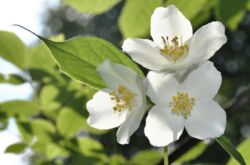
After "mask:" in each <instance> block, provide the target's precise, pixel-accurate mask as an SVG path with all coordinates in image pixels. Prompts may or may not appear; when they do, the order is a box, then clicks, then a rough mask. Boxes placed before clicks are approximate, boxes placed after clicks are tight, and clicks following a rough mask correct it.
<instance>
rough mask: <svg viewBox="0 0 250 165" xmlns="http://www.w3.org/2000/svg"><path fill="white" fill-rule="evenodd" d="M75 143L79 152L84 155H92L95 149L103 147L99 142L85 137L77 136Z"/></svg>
mask: <svg viewBox="0 0 250 165" xmlns="http://www.w3.org/2000/svg"><path fill="white" fill-rule="evenodd" d="M77 144H78V146H79V150H80V152H81V153H83V154H84V155H86V156H93V155H95V154H96V152H97V151H101V150H102V149H103V146H102V144H101V143H100V142H98V141H97V140H94V139H91V138H87V137H80V138H77Z"/></svg>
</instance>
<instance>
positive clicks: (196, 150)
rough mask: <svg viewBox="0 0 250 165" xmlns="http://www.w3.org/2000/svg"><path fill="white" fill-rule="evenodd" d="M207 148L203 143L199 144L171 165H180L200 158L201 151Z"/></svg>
mask: <svg viewBox="0 0 250 165" xmlns="http://www.w3.org/2000/svg"><path fill="white" fill-rule="evenodd" d="M206 148H207V145H206V144H205V143H202V142H201V143H199V144H197V145H195V146H194V147H192V148H191V149H189V150H188V151H187V152H186V153H184V154H183V155H182V156H181V157H180V158H179V159H177V160H176V161H175V162H174V163H173V165H181V164H184V163H185V162H188V161H191V160H193V159H195V158H197V157H198V156H200V155H201V154H202V153H203V151H204V150H205V149H206Z"/></svg>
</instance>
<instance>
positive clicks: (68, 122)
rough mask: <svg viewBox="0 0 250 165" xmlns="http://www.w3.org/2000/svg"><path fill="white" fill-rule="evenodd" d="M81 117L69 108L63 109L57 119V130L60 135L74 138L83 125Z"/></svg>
mask: <svg viewBox="0 0 250 165" xmlns="http://www.w3.org/2000/svg"><path fill="white" fill-rule="evenodd" d="M83 120H84V119H83V117H82V116H81V114H79V113H77V112H76V111H74V110H73V109H71V108H64V109H62V110H61V111H60V113H59V116H58V118H57V128H58V131H59V132H60V134H62V135H63V136H65V137H67V138H70V137H73V136H75V135H76V134H77V133H78V132H79V131H80V130H81V129H82V125H83Z"/></svg>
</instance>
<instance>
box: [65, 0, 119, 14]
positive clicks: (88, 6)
mask: <svg viewBox="0 0 250 165" xmlns="http://www.w3.org/2000/svg"><path fill="white" fill-rule="evenodd" d="M120 1H121V0H91V1H90V0H64V3H65V4H68V5H71V6H72V7H73V8H75V9H76V10H78V11H80V12H87V13H91V14H101V13H104V12H106V11H108V10H109V9H111V8H112V7H113V6H115V5H116V4H117V3H119V2H120Z"/></svg>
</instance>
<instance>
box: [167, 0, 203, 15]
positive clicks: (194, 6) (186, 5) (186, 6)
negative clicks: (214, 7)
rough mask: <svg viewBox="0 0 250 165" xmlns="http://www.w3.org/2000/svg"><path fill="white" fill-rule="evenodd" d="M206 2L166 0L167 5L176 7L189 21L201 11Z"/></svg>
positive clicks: (200, 0)
mask: <svg viewBox="0 0 250 165" xmlns="http://www.w3.org/2000/svg"><path fill="white" fill-rule="evenodd" d="M206 2H207V0H192V1H190V0H168V1H167V5H171V4H174V5H176V7H177V8H178V9H179V10H180V11H181V12H182V13H183V14H184V15H185V17H187V18H188V19H190V20H191V19H192V18H194V17H195V16H196V15H197V14H198V13H199V12H200V11H201V10H202V9H203V7H204V5H205V4H206ZM206 7H207V6H206Z"/></svg>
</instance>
